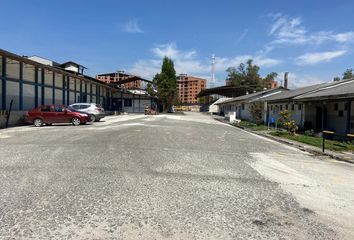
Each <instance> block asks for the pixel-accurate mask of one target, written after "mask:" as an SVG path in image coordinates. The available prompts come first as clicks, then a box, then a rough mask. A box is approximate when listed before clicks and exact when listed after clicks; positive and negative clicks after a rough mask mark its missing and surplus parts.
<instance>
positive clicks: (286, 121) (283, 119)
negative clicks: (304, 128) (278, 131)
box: [278, 110, 299, 135]
mask: <svg viewBox="0 0 354 240" xmlns="http://www.w3.org/2000/svg"><path fill="white" fill-rule="evenodd" d="M290 117H291V112H290V111H289V110H283V111H281V112H280V118H279V120H278V121H279V122H280V123H281V124H282V125H283V126H284V127H285V128H286V130H287V131H288V132H290V134H291V135H295V134H296V131H297V130H298V129H299V127H298V126H297V125H296V123H295V121H294V120H290Z"/></svg>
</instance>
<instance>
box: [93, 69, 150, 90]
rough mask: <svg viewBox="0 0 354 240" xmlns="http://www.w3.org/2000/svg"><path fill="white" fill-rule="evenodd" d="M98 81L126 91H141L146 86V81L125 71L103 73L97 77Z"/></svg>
mask: <svg viewBox="0 0 354 240" xmlns="http://www.w3.org/2000/svg"><path fill="white" fill-rule="evenodd" d="M96 79H97V80H99V81H101V82H104V83H107V84H111V85H117V86H119V87H122V88H125V89H141V88H143V87H144V86H143V85H144V84H143V83H144V79H142V78H140V77H138V76H135V75H132V74H128V73H125V72H124V71H117V72H113V73H102V74H98V75H96Z"/></svg>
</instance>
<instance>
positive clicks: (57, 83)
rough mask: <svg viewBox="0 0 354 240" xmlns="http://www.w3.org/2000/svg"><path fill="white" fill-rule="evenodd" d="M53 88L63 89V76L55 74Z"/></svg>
mask: <svg viewBox="0 0 354 240" xmlns="http://www.w3.org/2000/svg"><path fill="white" fill-rule="evenodd" d="M55 86H56V87H59V88H63V75H62V74H60V73H56V74H55Z"/></svg>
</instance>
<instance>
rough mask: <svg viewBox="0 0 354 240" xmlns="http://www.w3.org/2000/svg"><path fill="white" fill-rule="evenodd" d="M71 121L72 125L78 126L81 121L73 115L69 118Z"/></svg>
mask: <svg viewBox="0 0 354 240" xmlns="http://www.w3.org/2000/svg"><path fill="white" fill-rule="evenodd" d="M71 123H72V124H73V125H74V126H79V125H80V123H81V121H80V119H79V118H77V117H73V118H72V119H71Z"/></svg>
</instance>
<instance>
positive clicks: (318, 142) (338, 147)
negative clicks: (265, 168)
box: [269, 131, 354, 151]
mask: <svg viewBox="0 0 354 240" xmlns="http://www.w3.org/2000/svg"><path fill="white" fill-rule="evenodd" d="M269 134H270V135H272V136H276V137H282V138H286V139H290V140H293V141H297V142H301V143H306V144H308V145H312V146H315V147H319V148H322V138H320V137H312V136H306V135H302V134H299V135H295V136H294V135H290V134H289V133H288V132H280V131H276V132H271V133H269ZM325 149H328V150H333V151H354V144H353V143H349V142H339V141H333V140H327V139H326V141H325Z"/></svg>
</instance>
